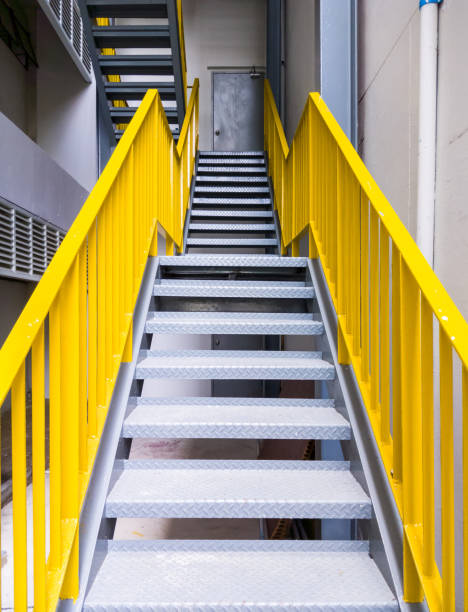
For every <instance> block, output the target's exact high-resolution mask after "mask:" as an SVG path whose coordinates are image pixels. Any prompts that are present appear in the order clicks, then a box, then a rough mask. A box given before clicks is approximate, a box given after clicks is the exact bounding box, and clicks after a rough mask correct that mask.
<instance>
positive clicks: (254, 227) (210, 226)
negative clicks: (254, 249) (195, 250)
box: [189, 223, 275, 233]
mask: <svg viewBox="0 0 468 612" xmlns="http://www.w3.org/2000/svg"><path fill="white" fill-rule="evenodd" d="M189 229H190V231H191V232H257V233H258V232H274V231H275V226H274V224H273V223H191V224H190V226H189Z"/></svg>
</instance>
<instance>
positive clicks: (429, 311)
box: [265, 82, 468, 612]
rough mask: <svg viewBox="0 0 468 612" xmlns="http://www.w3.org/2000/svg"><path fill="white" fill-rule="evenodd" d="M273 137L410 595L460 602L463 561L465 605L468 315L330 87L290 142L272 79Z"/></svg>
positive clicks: (289, 235)
mask: <svg viewBox="0 0 468 612" xmlns="http://www.w3.org/2000/svg"><path fill="white" fill-rule="evenodd" d="M265 148H266V150H267V152H268V158H269V170H270V174H271V176H272V180H273V186H274V191H275V206H276V208H277V211H278V216H279V219H280V224H281V230H282V237H283V243H282V248H283V251H285V249H286V247H288V246H289V245H290V246H291V248H292V254H293V255H298V254H299V248H298V245H299V239H300V237H301V235H302V234H303V232H308V233H309V254H310V256H311V257H313V258H317V257H319V258H320V262H321V265H322V268H323V271H324V274H325V277H326V280H327V284H328V288H329V291H330V294H331V297H332V300H333V304H334V307H335V309H336V313H337V316H338V358H339V360H340V362H341V363H350V364H352V366H353V370H354V373H355V376H356V378H357V381H358V384H359V387H360V390H361V394H362V398H363V401H364V404H365V406H366V408H367V413H368V416H369V420H370V423H371V425H372V428H373V431H374V435H375V439H376V441H377V444H378V447H379V449H380V454H381V458H382V461H383V464H384V466H385V469H386V472H387V475H388V479H389V482H390V485H391V488H392V491H393V494H394V497H395V500H396V504H397V506H398V509H399V512H400V515H401V519H402V524H403V533H404V545H403V553H402V554H403V560H404V597H405V600H406V601H409V602H417V601H422V599H423V597H424V596H425V597H426V600H427V603H428V605H429V608H430V609H431V610H433V611H439V610H440V611H442V610H443V611H444V612H449V611H452V610H455V573H456V571H458V570H460V571H461V573H463V575H464V585H465V609H466V605H467V604H466V602H468V588H467V587H468V445H467V443H466V441H467V440H468V325H467V323H466V322H465V320H464V319H463V317H462V315H461V314H460V312H459V311H458V310H457V308H456V306H455V304H454V303H453V301H452V300H451V298H450V297H449V295H448V293H447V291H446V290H445V289H444V287H443V285H442V284H441V282H440V281H439V279H438V278H437V276H436V275H435V274H434V272H433V271H432V270H431V268H430V266H429V265H428V263H427V262H426V260H425V259H424V257H423V255H422V253H421V252H420V250H419V249H418V247H417V246H416V244H415V242H414V241H413V239H412V238H411V236H410V234H409V233H408V231H407V230H406V228H405V227H404V225H403V223H402V222H401V221H400V220H399V218H398V216H397V214H396V213H395V211H394V210H393V208H392V207H391V206H390V204H389V202H388V201H387V199H386V198H385V196H384V195H383V193H382V192H381V190H380V189H379V187H378V186H377V184H376V182H375V181H374V179H373V178H372V176H371V175H370V173H369V171H368V170H367V168H366V166H365V165H364V163H363V162H362V161H361V159H360V158H359V156H358V154H357V153H356V151H355V149H354V148H353V147H352V145H351V143H350V142H349V140H348V139H347V137H346V136H345V134H344V133H343V131H342V129H341V128H340V126H339V125H338V123H337V121H336V120H335V119H334V117H333V115H332V114H331V113H330V111H329V110H328V108H327V106H326V104H325V102H324V101H323V100H322V99H321V97H320V95H319V94H317V93H312V94H309V96H308V98H307V102H306V106H305V109H304V112H303V114H302V117H301V120H300V122H299V125H298V128H297V131H296V134H295V136H294V140H293V143H292V145H291V149H289V148H288V145H287V142H286V139H285V136H284V132H283V128H282V125H281V122H280V119H279V116H278V112H277V110H276V106H275V102H274V98H273V94H272V92H271V89H270V85H269V84H268V82H266V83H265ZM434 329H435V330H436V334H437V335H438V341H436V342H434V332H433V330H434ZM437 335H436V337H437ZM454 357H455V358H456V359H457V362H458V363H457V364H456V365H457V366H458V368H457V370H456V373H457V375H455V376H454V363H453V362H454ZM437 370H439V373H438V376H435V375H434V372H437ZM458 372H460V375H458ZM434 389H436V391H435V390H434ZM434 408H436V411H435V410H434ZM454 410H457V411H459V413H460V414H462V415H463V432H462V436H459V438H461V437H463V449H462V448H461V443H459V446H460V449H459V451H460V454H462V458H461V463H462V464H463V476H464V478H463V483H464V485H463V487H464V489H463V491H464V496H463V501H462V502H460V508H457V517H458V523H459V524H461V522H462V521H463V524H464V531H463V538H464V547H463V557H464V563H463V567H462V568H458V567H456V556H455V506H454V504H455V502H454V482H455V481H454V475H455V468H454V426H453V417H454ZM435 414H436V417H437V418H436V419H435V420H434V416H435ZM434 423H435V425H434ZM438 423H440V426H439V425H438ZM456 433H457V432H456ZM439 435H440V447H439V446H438V444H439V441H438V437H439ZM456 439H457V438H456V437H455V440H456ZM435 462H437V463H438V465H439V466H440V502H439V503H440V507H441V516H440V521H439V519H438V518H437V516H438V513H437V511H436V501H435V493H434V490H435V487H434V465H435ZM465 483H466V484H465ZM436 518H437V520H436ZM439 541H440V542H441V544H440V551H438V542H439ZM438 553H440V558H441V567H440V569H439V567H438V564H437V561H436V559H437V558H438ZM457 609H458V608H457Z"/></svg>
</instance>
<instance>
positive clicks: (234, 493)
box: [105, 459, 372, 519]
mask: <svg viewBox="0 0 468 612" xmlns="http://www.w3.org/2000/svg"><path fill="white" fill-rule="evenodd" d="M371 511H372V507H371V504H370V500H369V498H368V496H367V495H366V493H365V492H364V490H363V489H362V487H361V486H360V485H359V483H358V482H357V480H356V479H355V478H354V477H353V476H352V475H351V473H350V471H349V464H348V462H346V461H260V460H254V461H235V460H233V461H217V460H198V461H195V460H194V461H192V460H180V459H177V460H140V461H116V463H115V472H114V476H113V486H112V488H111V490H110V491H109V495H108V497H107V501H106V508H105V513H106V516H108V517H116V518H118V517H138V518H143V517H168V518H336V519H344V518H349V519H357V518H370V515H371Z"/></svg>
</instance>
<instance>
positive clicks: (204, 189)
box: [195, 185, 270, 195]
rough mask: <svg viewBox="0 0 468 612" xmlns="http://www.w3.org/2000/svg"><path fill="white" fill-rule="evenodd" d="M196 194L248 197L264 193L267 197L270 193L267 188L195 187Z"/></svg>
mask: <svg viewBox="0 0 468 612" xmlns="http://www.w3.org/2000/svg"><path fill="white" fill-rule="evenodd" d="M195 192H196V193H242V194H246V195H250V194H252V193H264V194H266V195H268V194H269V193H270V188H269V187H217V186H214V185H213V186H211V187H203V186H201V185H195Z"/></svg>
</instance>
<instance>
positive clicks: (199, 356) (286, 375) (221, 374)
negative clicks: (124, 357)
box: [136, 350, 335, 380]
mask: <svg viewBox="0 0 468 612" xmlns="http://www.w3.org/2000/svg"><path fill="white" fill-rule="evenodd" d="M334 377H335V368H334V366H332V365H331V364H330V363H328V362H326V361H324V360H323V359H321V353H317V352H302V351H196V350H192V351H191V350H185V351H184V350H180V351H177V350H175V351H141V352H140V359H139V361H138V365H137V368H136V378H138V379H143V378H187V379H205V380H206V379H217V380H234V379H245V380H273V379H280V380H281V379H284V380H333V379H334Z"/></svg>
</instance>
